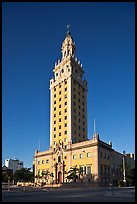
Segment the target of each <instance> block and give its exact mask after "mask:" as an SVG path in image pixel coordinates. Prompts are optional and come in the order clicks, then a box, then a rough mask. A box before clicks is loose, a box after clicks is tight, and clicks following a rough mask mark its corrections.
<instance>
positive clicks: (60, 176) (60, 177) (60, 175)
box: [58, 171, 62, 183]
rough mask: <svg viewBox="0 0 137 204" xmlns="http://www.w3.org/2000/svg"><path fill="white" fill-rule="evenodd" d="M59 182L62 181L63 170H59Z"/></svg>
mask: <svg viewBox="0 0 137 204" xmlns="http://www.w3.org/2000/svg"><path fill="white" fill-rule="evenodd" d="M58 182H59V183H62V172H61V171H59V172H58Z"/></svg>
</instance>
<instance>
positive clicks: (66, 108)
mask: <svg viewBox="0 0 137 204" xmlns="http://www.w3.org/2000/svg"><path fill="white" fill-rule="evenodd" d="M59 108H61V105H59ZM54 111H56V107H55V108H54ZM66 112H67V108H65V110H64V113H66ZM59 113H60V114H59V115H61V111H60V112H59Z"/></svg>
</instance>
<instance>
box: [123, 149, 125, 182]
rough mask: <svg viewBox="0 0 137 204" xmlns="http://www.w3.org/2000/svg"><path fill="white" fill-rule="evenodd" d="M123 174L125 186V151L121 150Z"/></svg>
mask: <svg viewBox="0 0 137 204" xmlns="http://www.w3.org/2000/svg"><path fill="white" fill-rule="evenodd" d="M123 175H124V179H123V182H124V185H125V186H126V168H125V151H123Z"/></svg>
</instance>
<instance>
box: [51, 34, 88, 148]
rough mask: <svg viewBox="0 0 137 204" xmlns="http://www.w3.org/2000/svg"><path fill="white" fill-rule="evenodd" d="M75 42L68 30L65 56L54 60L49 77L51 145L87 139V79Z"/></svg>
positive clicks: (63, 53)
mask: <svg viewBox="0 0 137 204" xmlns="http://www.w3.org/2000/svg"><path fill="white" fill-rule="evenodd" d="M75 51H76V47H75V42H74V41H73V38H72V36H71V34H70V31H68V32H67V36H66V37H65V39H64V41H63V43H62V59H61V60H58V62H57V63H55V68H54V70H53V72H54V78H52V79H51V80H50V147H53V148H55V146H56V143H63V145H64V146H65V148H67V144H68V143H77V142H82V141H85V140H87V81H86V80H83V73H84V71H83V67H82V64H80V61H78V60H77V58H75Z"/></svg>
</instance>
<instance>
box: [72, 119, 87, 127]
mask: <svg viewBox="0 0 137 204" xmlns="http://www.w3.org/2000/svg"><path fill="white" fill-rule="evenodd" d="M78 122H79V123H80V119H78ZM83 125H85V122H84V121H83ZM74 127H76V123H74Z"/></svg>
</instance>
